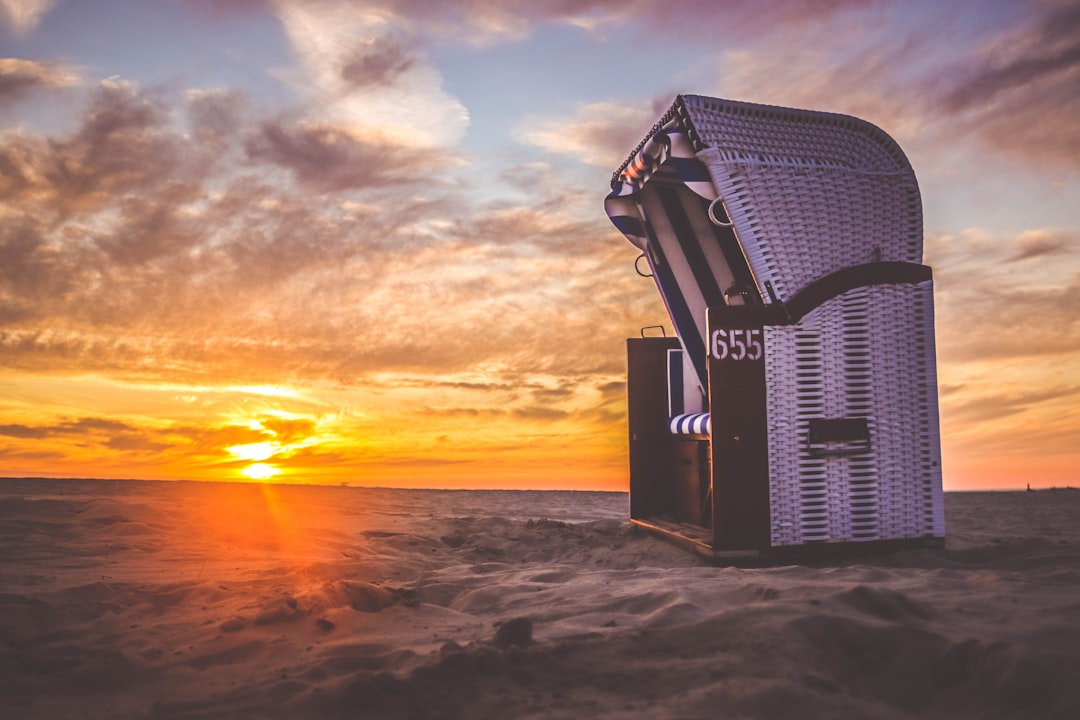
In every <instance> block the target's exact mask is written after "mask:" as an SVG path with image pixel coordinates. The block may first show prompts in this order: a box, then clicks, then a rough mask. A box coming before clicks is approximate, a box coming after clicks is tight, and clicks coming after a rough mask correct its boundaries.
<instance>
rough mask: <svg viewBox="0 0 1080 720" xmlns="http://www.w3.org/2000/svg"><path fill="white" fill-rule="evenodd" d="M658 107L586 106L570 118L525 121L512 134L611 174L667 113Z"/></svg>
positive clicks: (525, 141)
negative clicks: (605, 169)
mask: <svg viewBox="0 0 1080 720" xmlns="http://www.w3.org/2000/svg"><path fill="white" fill-rule="evenodd" d="M673 99H674V98H670V99H668V102H667V104H670V101H671V100H673ZM661 104H662V103H658V101H656V100H653V101H650V102H646V103H639V104H634V105H628V104H622V103H614V102H600V103H588V104H585V105H581V106H579V107H578V108H577V109H576V110H575V112H574V114H573V115H572V116H570V117H532V118H526V119H525V120H524V121H523V122H522V123H521V125H520V126H519V127H518V128H517V130H516V131H515V133H514V134H515V136H516V137H517V138H518V139H519V140H520V141H521V142H524V143H528V144H530V145H535V146H537V147H540V148H542V149H543V150H545V151H547V152H550V153H556V154H560V155H569V156H571V157H575V158H577V159H579V160H581V161H582V162H586V163H589V164H590V165H596V166H599V167H603V168H609V169H611V170H614V169H615V168H616V167H618V165H619V163H621V162H622V161H623V160H624V159H626V156H627V155H628V154H629V153H630V151H631V150H633V149H634V147H635V146H637V144H638V143H639V142H641V139H642V138H643V137H645V133H646V132H648V130H649V128H650V127H652V124H653V123H654V122H656V120H657V118H658V117H659V116H660V114H661V113H662V112H663V111H664V110H665V109H666V106H665V107H661V106H660V105H661Z"/></svg>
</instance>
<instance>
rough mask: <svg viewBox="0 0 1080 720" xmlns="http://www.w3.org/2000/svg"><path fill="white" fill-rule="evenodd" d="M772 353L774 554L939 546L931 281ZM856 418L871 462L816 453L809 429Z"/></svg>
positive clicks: (773, 330) (799, 333) (773, 332)
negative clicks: (842, 545) (828, 546)
mask: <svg viewBox="0 0 1080 720" xmlns="http://www.w3.org/2000/svg"><path fill="white" fill-rule="evenodd" d="M765 342H766V368H765V372H766V385H767V387H766V393H767V398H768V399H767V403H768V431H769V478H770V509H771V513H772V544H773V545H793V544H801V543H806V542H822V541H824V542H858V541H865V540H878V539H898V538H914V537H923V536H935V537H941V536H943V535H944V531H945V526H944V509H943V502H942V495H941V456H940V436H939V430H938V416H937V377H936V372H935V364H936V361H935V353H934V327H933V287H932V282H931V281H927V282H925V283H920V284H917V285H911V284H903V285H879V286H872V287H862V288H857V289H855V290H851V291H849V292H847V293H844V294H843V295H841V296H839V297H836V298H833V299H831V300H829V301H827V302H826V303H824V304H823V305H821V306H820V307H818V308H817V309H815V310H814V311H813V312H811V313H810V314H809V315H807V316H806V317H805V318H803V320H802V321H801V322H800V323H798V324H797V325H792V326H774V327H768V328H766V329H765ZM853 417H864V418H866V419H867V424H868V426H869V429H870V437H871V442H870V449H869V451H868V452H865V453H859V454H852V455H846V456H834V457H817V456H815V455H814V454H813V453H812V452H811V450H810V448H809V446H808V444H807V433H808V428H809V421H810V420H811V419H813V418H853Z"/></svg>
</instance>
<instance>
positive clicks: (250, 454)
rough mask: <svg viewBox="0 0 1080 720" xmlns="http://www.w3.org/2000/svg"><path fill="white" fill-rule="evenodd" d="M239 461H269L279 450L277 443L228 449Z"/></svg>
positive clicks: (251, 444)
mask: <svg viewBox="0 0 1080 720" xmlns="http://www.w3.org/2000/svg"><path fill="white" fill-rule="evenodd" d="M226 450H228V451H229V452H230V453H231V454H232V455H233V456H234V457H236V459H238V460H251V461H252V462H256V463H257V462H261V461H263V460H269V459H270V458H271V457H273V455H274V453H276V452H277V451H278V450H279V447H278V444H277V443H276V442H258V443H249V444H247V445H233V446H232V447H229V448H226Z"/></svg>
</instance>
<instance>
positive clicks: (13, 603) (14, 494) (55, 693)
mask: <svg viewBox="0 0 1080 720" xmlns="http://www.w3.org/2000/svg"><path fill="white" fill-rule="evenodd" d="M946 511H947V521H948V523H949V539H948V542H947V545H946V547H945V548H944V549H935V550H910V551H904V552H899V553H895V554H891V555H887V556H881V557H873V558H865V557H864V558H860V559H858V560H857V561H855V560H851V561H844V562H831V563H830V562H815V563H813V564H810V565H805V564H803V565H784V566H774V567H763V568H733V567H714V566H710V565H708V564H706V563H705V562H704V561H702V560H700V559H699V558H696V557H694V556H692V555H689V554H687V553H685V552H683V551H681V550H679V549H677V548H674V547H672V546H670V545H668V544H665V543H663V542H661V541H659V540H657V539H655V538H652V537H651V536H648V535H646V534H644V533H642V532H640V531H638V530H636V529H635V528H633V527H632V526H631V525H629V524H628V523H627V522H626V516H627V496H626V495H624V494H620V493H570V492H452V491H403V490H373V489H358V488H329V487H321V488H320V487H309V488H303V487H275V486H245V485H229V484H197V483H156V482H105V481H79V480H68V481H60V480H0V717H2V718H141V717H152V718H412V717H417V718H425V717H431V718H443V717H445V718H584V717H603V718H640V717H647V718H714V717H722V718H795V717H797V718H852V717H866V718H996V717H1002V718H1004V717H1017V718H1020V717H1022V718H1040V717H1045V718H1076V717H1080V491H1072V490H1060V491H1041V492H1033V493H1022V492H1021V493H950V494H947V496H946Z"/></svg>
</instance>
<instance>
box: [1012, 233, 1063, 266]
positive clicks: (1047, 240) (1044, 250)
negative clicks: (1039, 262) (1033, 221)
mask: <svg viewBox="0 0 1080 720" xmlns="http://www.w3.org/2000/svg"><path fill="white" fill-rule="evenodd" d="M1068 243H1069V238H1068V236H1067V233H1065V232H1063V231H1054V230H1028V231H1026V232H1024V233H1022V234H1021V235H1020V236H1019V237H1017V238H1016V254H1015V255H1013V256H1012V257H1011V258H1009V260H1010V261H1011V262H1018V261H1021V260H1031V259H1033V258H1041V257H1044V256H1046V255H1057V254H1060V253H1062V252H1064V251H1065V250H1066V248H1067V247H1068V246H1069V245H1068Z"/></svg>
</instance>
